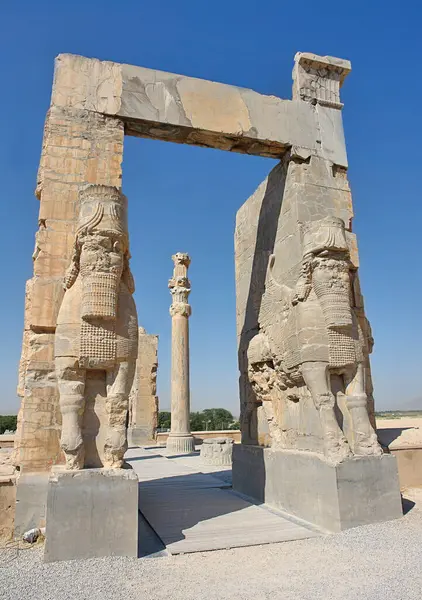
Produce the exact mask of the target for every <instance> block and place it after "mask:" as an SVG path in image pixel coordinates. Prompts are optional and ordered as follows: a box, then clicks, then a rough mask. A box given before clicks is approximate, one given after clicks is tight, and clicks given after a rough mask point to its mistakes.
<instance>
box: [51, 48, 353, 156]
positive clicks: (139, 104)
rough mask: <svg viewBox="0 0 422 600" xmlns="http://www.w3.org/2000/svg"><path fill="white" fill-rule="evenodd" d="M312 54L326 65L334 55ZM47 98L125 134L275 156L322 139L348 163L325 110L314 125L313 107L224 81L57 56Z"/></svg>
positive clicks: (337, 124)
mask: <svg viewBox="0 0 422 600" xmlns="http://www.w3.org/2000/svg"><path fill="white" fill-rule="evenodd" d="M319 58H320V60H322V61H325V60H326V61H327V64H328V65H329V67H328V68H329V69H334V67H333V66H331V62H333V61H336V60H338V59H332V58H331V57H319ZM336 68H337V67H336ZM341 83H342V81H339V82H338V84H337V87H338V86H339V85H341ZM52 101H53V104H55V105H57V106H61V107H72V108H77V109H80V110H88V111H96V112H100V113H103V114H107V115H111V116H118V117H119V118H120V119H122V120H123V121H124V122H125V127H126V134H128V135H140V136H142V137H150V138H154V139H163V140H167V141H172V142H178V143H185V144H194V145H199V146H208V147H211V148H220V149H222V150H230V151H233V152H243V153H247V154H257V155H260V156H270V157H274V158H276V157H281V156H283V155H284V154H285V152H286V151H287V150H288V149H289V148H290V147H292V146H293V147H294V148H295V149H297V151H298V152H299V153H300V154H303V153H305V154H307V155H309V154H315V153H318V152H320V148H321V144H322V147H323V152H326V153H327V154H329V155H332V156H335V157H336V160H337V162H338V164H343V166H346V165H347V162H345V161H346V155H345V152H344V144H343V129H342V125H341V120H335V114H334V113H333V114H331V113H326V115H325V116H324V117H323V118H324V126H323V127H321V126H320V124H319V122H318V121H319V118H318V116H317V114H316V108H315V107H314V106H313V105H312V104H309V103H305V102H300V101H296V98H295V99H294V100H293V101H292V100H282V99H280V98H277V97H275V96H265V95H262V94H259V93H257V92H254V91H253V90H249V89H245V88H239V87H235V86H231V85H226V84H223V83H216V82H212V81H204V80H202V79H196V78H193V77H186V76H183V75H176V74H173V73H165V72H162V71H156V70H153V69H146V68H144V67H136V66H132V65H120V64H117V63H112V62H108V61H99V60H97V59H90V58H84V57H82V56H75V55H72V54H61V55H59V56H58V57H57V59H56V69H55V84H54V88H53V95H52ZM327 106H328V105H327Z"/></svg>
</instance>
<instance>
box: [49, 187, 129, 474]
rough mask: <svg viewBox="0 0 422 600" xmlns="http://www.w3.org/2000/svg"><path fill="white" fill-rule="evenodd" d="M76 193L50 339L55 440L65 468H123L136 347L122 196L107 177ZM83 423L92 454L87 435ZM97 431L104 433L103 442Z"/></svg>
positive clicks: (125, 220) (124, 206) (123, 199)
mask: <svg viewBox="0 0 422 600" xmlns="http://www.w3.org/2000/svg"><path fill="white" fill-rule="evenodd" d="M79 199H80V210H79V218H78V226H77V229H76V233H75V237H74V245H73V253H72V257H71V260H70V262H69V266H68V269H67V271H66V273H65V277H64V288H65V295H64V299H63V301H62V304H61V306H60V310H59V314H58V317H57V327H56V334H55V346H54V360H55V369H56V377H57V383H58V388H59V392H60V411H61V414H62V432H61V441H60V444H61V447H62V450H63V451H64V453H65V457H66V465H67V468H68V469H82V468H84V467H92V466H97V464H98V462H99V463H100V464H99V466H104V467H107V468H120V467H121V466H122V464H123V455H124V453H125V451H126V449H127V419H128V412H129V393H130V390H131V387H132V383H133V377H134V373H135V365H136V356H137V351H138V324H137V315H136V308H135V303H134V300H133V298H132V294H133V292H134V290H135V286H134V281H133V277H132V273H131V271H130V266H129V258H130V254H129V236H128V228H127V199H126V197H125V196H123V194H122V193H121V192H120V190H119V189H118V188H116V187H113V186H104V185H88V186H87V187H86V188H85V189H83V190H81V192H80V193H79ZM88 375H89V376H90V378H91V380H92V386H93V388H94V390H95V391H94V392H93V395H94V396H95V398H94V402H95V404H97V403H98V404H99V410H100V413H99V412H97V411H96V410H95V408H93V409H91V413H95V417H96V419H92V417H93V416H94V415H93V414H91V423H90V424H87V423H86V417H88V416H89V414H90V411H87V410H86V408H87V397H88V396H89V389H88V386H87V383H88V378H87V376H88ZM92 421H94V423H92ZM84 427H85V432H84V431H83V430H84ZM88 428H90V430H91V431H90V433H91V435H92V438H93V439H92V440H91V441H92V444H91V451H92V450H94V456H93V455H92V453H90V452H89V449H90V448H89V447H88V446H87V445H86V444H85V440H84V433H85V436H86V434H87V429H88ZM98 434H100V435H101V434H102V436H103V443H102V444H101V445H99V444H98V440H99V435H98ZM94 442H96V443H95V444H94Z"/></svg>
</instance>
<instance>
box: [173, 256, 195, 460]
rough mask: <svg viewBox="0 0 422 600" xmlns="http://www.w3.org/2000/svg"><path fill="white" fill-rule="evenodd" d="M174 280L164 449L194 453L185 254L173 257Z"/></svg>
mask: <svg viewBox="0 0 422 600" xmlns="http://www.w3.org/2000/svg"><path fill="white" fill-rule="evenodd" d="M172 259H173V262H174V271H173V277H172V278H171V279H170V280H169V288H170V293H171V295H172V304H171V306H170V315H171V431H170V435H169V437H168V439H167V448H168V450H171V451H172V452H175V453H183V452H186V453H187V452H193V451H194V450H195V444H194V439H193V435H192V434H191V432H190V424H189V412H190V390H189V317H190V315H191V307H190V304H188V297H189V294H190V281H189V279H188V267H189V265H190V258H189V255H188V254H185V253H182V252H177V254H174V255H173V256H172Z"/></svg>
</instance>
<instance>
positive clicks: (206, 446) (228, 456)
mask: <svg viewBox="0 0 422 600" xmlns="http://www.w3.org/2000/svg"><path fill="white" fill-rule="evenodd" d="M233 442H234V440H232V439H231V438H225V437H216V438H209V439H207V440H204V441H203V442H202V446H201V461H202V462H203V463H204V465H215V466H219V465H221V466H230V465H231V464H232V451H233Z"/></svg>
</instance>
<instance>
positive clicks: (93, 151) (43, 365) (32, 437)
mask: <svg viewBox="0 0 422 600" xmlns="http://www.w3.org/2000/svg"><path fill="white" fill-rule="evenodd" d="M123 136H124V131H123V123H122V122H121V121H119V120H118V119H115V118H114V119H111V118H108V117H105V116H103V115H100V114H96V113H93V112H89V111H86V110H78V109H73V108H62V107H57V106H55V105H52V106H51V108H50V110H49V112H48V115H47V119H46V125H45V130H44V140H43V151H42V157H41V164H40V169H39V173H38V183H37V190H36V195H37V196H38V198H39V199H40V214H39V231H38V232H37V234H36V244H35V251H34V255H33V259H34V277H33V278H32V279H31V280H30V281H28V283H27V287H26V303H25V324H24V343H23V347H22V358H21V363H20V370H19V386H18V393H19V395H21V396H22V405H21V410H20V413H19V423H18V431H17V435H16V453H15V456H16V458H15V460H16V463H17V464H19V465H20V467H21V469H26V470H29V471H34V470H38V471H39V470H46V469H47V470H49V469H50V468H51V465H52V464H55V463H57V462H60V461H61V460H63V459H62V455H61V451H60V447H59V431H60V427H61V417H60V412H59V410H58V391H57V384H56V381H55V372H54V362H53V347H54V331H55V327H56V319H57V314H58V311H59V307H60V304H61V301H62V298H63V294H64V290H63V286H62V280H63V275H64V272H65V270H66V268H67V266H68V264H69V260H70V255H71V250H72V239H73V238H74V232H75V225H76V219H77V217H78V191H79V189H81V188H82V187H83V186H85V185H86V184H87V183H100V184H104V185H113V186H118V187H120V185H121V162H122V155H123Z"/></svg>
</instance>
